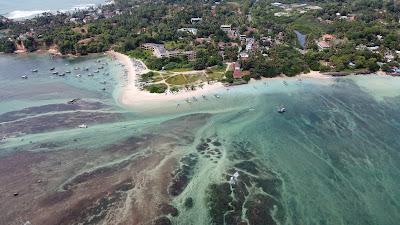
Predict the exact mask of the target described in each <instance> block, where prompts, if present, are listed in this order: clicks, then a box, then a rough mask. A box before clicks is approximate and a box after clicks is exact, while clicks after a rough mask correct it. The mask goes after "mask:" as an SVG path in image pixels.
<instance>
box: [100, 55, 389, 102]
mask: <svg viewBox="0 0 400 225" xmlns="http://www.w3.org/2000/svg"><path fill="white" fill-rule="evenodd" d="M106 54H107V55H109V56H110V57H112V58H113V59H115V60H117V61H118V62H119V63H120V64H121V65H122V66H123V67H124V69H125V71H126V73H127V78H128V79H127V80H128V83H127V85H126V86H125V87H123V88H122V89H121V90H120V93H119V95H118V97H117V100H118V102H119V103H120V104H122V105H123V106H126V107H139V106H141V107H143V105H145V104H146V105H152V104H160V103H163V102H171V101H175V102H178V101H184V100H189V99H191V98H193V97H196V98H201V97H202V96H203V95H210V94H217V93H218V92H219V91H222V90H224V89H227V88H228V89H232V88H235V87H238V86H241V85H231V86H229V85H224V84H223V83H221V82H216V83H213V84H204V85H203V88H198V89H196V90H181V91H179V92H177V93H170V92H167V93H163V94H159V93H150V92H148V91H146V90H142V89H140V88H139V87H138V85H137V84H138V80H139V76H140V75H141V74H144V73H147V72H149V71H150V70H149V69H147V67H146V65H145V64H144V63H143V62H142V61H141V60H138V59H133V58H131V57H129V56H128V55H125V54H122V53H119V52H116V51H113V50H111V51H107V52H106ZM135 62H136V63H140V64H141V65H142V68H138V66H136V65H135ZM376 74H377V75H387V74H386V73H384V72H382V71H378V72H376ZM349 75H351V74H349ZM354 75H357V74H354ZM335 77H337V76H333V75H330V74H329V73H324V72H320V71H310V72H309V73H302V74H299V75H296V76H293V77H287V76H278V77H273V78H262V79H261V80H254V79H251V80H250V81H249V83H248V84H254V83H256V82H260V81H268V80H288V79H321V80H324V79H333V78H335ZM243 85H246V84H243Z"/></svg>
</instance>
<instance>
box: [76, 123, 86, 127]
mask: <svg viewBox="0 0 400 225" xmlns="http://www.w3.org/2000/svg"><path fill="white" fill-rule="evenodd" d="M78 128H88V125H86V124H85V123H83V124H81V125H79V126H78Z"/></svg>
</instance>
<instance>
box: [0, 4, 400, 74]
mask: <svg viewBox="0 0 400 225" xmlns="http://www.w3.org/2000/svg"><path fill="white" fill-rule="evenodd" d="M399 12H400V7H399V4H398V3H397V2H396V1H392V0H384V1H382V0H362V1H361V0H355V1H354V0H340V1H339V0H334V1H324V0H315V1H311V0H310V1H301V3H300V2H298V1H294V0H283V1H280V2H275V1H271V0H259V1H254V0H245V1H231V2H215V1H206V2H205V1H185V0H179V1H177V0H168V1H161V0H160V1H159V0H156V1H133V0H117V1H115V4H112V5H105V6H101V7H100V8H92V9H88V10H83V11H76V12H72V13H59V14H56V15H53V14H48V13H47V14H44V15H42V16H38V17H35V18H33V19H30V20H24V21H11V20H8V19H6V18H1V20H0V21H1V23H0V30H1V31H2V33H3V35H1V36H0V51H1V52H7V53H11V52H14V51H18V50H21V49H23V50H25V51H29V52H31V51H35V50H38V49H49V48H53V49H55V50H57V51H59V52H60V53H61V54H74V55H86V54H89V53H97V52H104V51H107V50H110V49H114V50H117V51H120V52H123V53H126V54H129V55H131V56H133V57H137V58H141V59H143V60H144V61H145V63H146V64H147V65H148V67H149V68H151V69H153V70H171V69H177V68H191V69H194V70H204V69H206V68H209V67H212V66H216V65H222V64H224V63H226V62H235V63H236V64H235V65H240V68H239V70H240V72H241V73H238V72H236V73H234V71H233V70H234V69H232V70H231V71H229V73H227V74H226V77H225V78H229V79H227V80H228V81H230V82H233V81H235V79H246V80H248V79H249V78H256V79H257V78H260V77H274V76H278V75H281V74H284V75H287V76H294V75H296V74H299V73H304V72H308V71H310V70H317V71H341V72H375V71H377V70H379V69H383V70H385V71H388V72H391V71H394V70H395V69H396V68H398V67H399V63H398V62H399V54H400V52H399V51H400V34H399V30H400V29H399V28H400V23H399V22H400V20H399V18H400V13H399ZM294 31H297V32H299V33H301V34H302V35H304V36H305V43H304V44H303V45H302V44H301V43H300V41H299V38H298V37H297V36H296V34H295V33H294ZM145 43H153V44H160V45H163V47H165V51H167V52H168V53H171V54H172V53H176V52H193V53H191V56H192V55H193V56H194V57H188V56H187V55H182V54H176V55H172V56H168V57H161V56H156V55H154V54H153V53H152V52H151V51H148V50H144V49H142V45H143V44H145ZM232 74H234V75H232Z"/></svg>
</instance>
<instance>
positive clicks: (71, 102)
mask: <svg viewBox="0 0 400 225" xmlns="http://www.w3.org/2000/svg"><path fill="white" fill-rule="evenodd" d="M79 100H81V99H80V98H74V99H72V100H69V101H68V104H74V103H76V102H77V101H79Z"/></svg>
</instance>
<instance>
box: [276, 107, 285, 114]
mask: <svg viewBox="0 0 400 225" xmlns="http://www.w3.org/2000/svg"><path fill="white" fill-rule="evenodd" d="M284 112H286V108H285V107H279V109H278V113H284Z"/></svg>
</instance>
